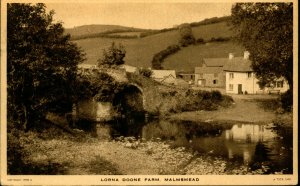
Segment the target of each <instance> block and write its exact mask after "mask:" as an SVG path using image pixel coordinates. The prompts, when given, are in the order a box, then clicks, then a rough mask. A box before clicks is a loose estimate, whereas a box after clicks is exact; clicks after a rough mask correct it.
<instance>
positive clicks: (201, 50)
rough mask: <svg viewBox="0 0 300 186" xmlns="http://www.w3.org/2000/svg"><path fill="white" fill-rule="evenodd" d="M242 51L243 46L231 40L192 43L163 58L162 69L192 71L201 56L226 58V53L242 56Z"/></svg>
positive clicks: (201, 58)
mask: <svg viewBox="0 0 300 186" xmlns="http://www.w3.org/2000/svg"><path fill="white" fill-rule="evenodd" d="M243 51H244V50H243V47H241V46H240V45H238V44H236V43H234V42H232V41H229V42H214V43H207V44H203V45H192V46H189V47H186V48H182V49H181V50H180V51H178V52H177V53H176V54H174V55H171V56H170V57H168V58H167V59H165V61H164V63H163V67H164V69H176V70H177V71H179V72H180V71H184V72H193V71H194V68H195V67H197V66H199V65H200V64H201V62H202V60H203V58H224V57H225V58H226V57H227V56H228V53H234V54H235V56H242V55H243Z"/></svg>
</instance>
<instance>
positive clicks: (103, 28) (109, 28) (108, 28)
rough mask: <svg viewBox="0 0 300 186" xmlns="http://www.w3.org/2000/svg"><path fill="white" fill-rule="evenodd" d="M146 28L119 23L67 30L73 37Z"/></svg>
mask: <svg viewBox="0 0 300 186" xmlns="http://www.w3.org/2000/svg"><path fill="white" fill-rule="evenodd" d="M142 30H144V29H139V28H133V27H126V26H119V25H83V26H78V27H74V28H67V29H65V32H66V33H67V34H70V35H71V37H72V38H76V37H79V36H88V35H93V34H99V33H107V32H118V31H119V32H120V31H142Z"/></svg>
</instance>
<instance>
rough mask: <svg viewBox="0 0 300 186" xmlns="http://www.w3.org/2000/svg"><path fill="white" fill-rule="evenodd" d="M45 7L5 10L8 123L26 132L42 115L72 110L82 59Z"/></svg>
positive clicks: (21, 6) (12, 7) (14, 7)
mask: <svg viewBox="0 0 300 186" xmlns="http://www.w3.org/2000/svg"><path fill="white" fill-rule="evenodd" d="M45 9H46V7H45V5H44V4H34V5H32V4H17V3H13V4H8V5H7V86H8V88H7V91H8V98H7V99H8V105H7V109H8V120H9V121H14V123H15V124H16V125H17V126H19V127H23V128H25V129H26V130H28V129H30V128H31V127H33V126H34V124H36V123H39V121H41V120H42V119H43V118H44V117H45V114H46V113H47V112H49V111H51V112H62V113H63V112H68V111H70V110H71V106H72V101H73V100H72V99H73V97H74V96H73V95H74V93H73V91H72V90H73V85H74V84H76V82H75V81H74V80H75V79H76V72H77V65H78V63H80V62H82V61H83V60H84V54H83V53H82V52H81V51H80V50H79V48H78V47H77V46H76V45H75V44H74V43H71V42H70V36H69V35H64V29H63V27H62V24H61V23H52V20H53V19H52V17H53V14H54V12H53V11H50V13H47V12H46V10H45Z"/></svg>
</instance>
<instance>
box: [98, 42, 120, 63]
mask: <svg viewBox="0 0 300 186" xmlns="http://www.w3.org/2000/svg"><path fill="white" fill-rule="evenodd" d="M125 55H126V51H125V49H124V46H123V45H121V44H119V46H118V47H117V46H116V45H115V43H114V42H113V43H112V44H111V46H110V47H109V48H108V50H107V51H106V50H103V58H100V59H98V67H114V66H117V65H122V64H124V63H125V61H124V57H125Z"/></svg>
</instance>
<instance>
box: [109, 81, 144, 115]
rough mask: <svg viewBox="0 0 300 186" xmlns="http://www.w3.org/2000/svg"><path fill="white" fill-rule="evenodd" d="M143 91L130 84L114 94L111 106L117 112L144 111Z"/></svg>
mask: <svg viewBox="0 0 300 186" xmlns="http://www.w3.org/2000/svg"><path fill="white" fill-rule="evenodd" d="M144 104H145V99H144V94H143V89H142V88H141V87H140V86H138V85H137V84H135V83H130V84H128V85H126V86H125V87H124V89H123V90H121V91H120V92H118V93H116V95H115V98H114V100H113V106H114V107H115V108H116V109H117V111H118V112H121V113H122V114H125V113H126V112H127V113H128V112H143V111H144Z"/></svg>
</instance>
